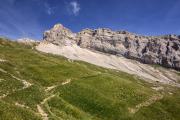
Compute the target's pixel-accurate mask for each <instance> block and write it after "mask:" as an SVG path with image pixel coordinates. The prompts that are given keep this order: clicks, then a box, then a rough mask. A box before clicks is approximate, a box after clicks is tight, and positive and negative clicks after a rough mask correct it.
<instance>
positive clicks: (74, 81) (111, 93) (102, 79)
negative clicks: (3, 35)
mask: <svg viewBox="0 0 180 120" xmlns="http://www.w3.org/2000/svg"><path fill="white" fill-rule="evenodd" d="M153 86H159V83H156V84H149V83H146V82H144V81H143V80H140V79H139V78H138V77H137V76H133V75H129V74H126V73H123V72H120V71H116V70H110V69H105V68H101V67H97V66H95V65H91V64H88V63H85V62H81V61H72V60H68V59H66V58H64V57H61V56H55V55H50V54H45V53H41V52H38V51H36V50H35V49H34V46H28V45H24V44H20V43H17V42H12V41H9V40H5V39H0V120H12V119H13V120H41V119H44V120H47V119H49V120H180V89H179V88H175V87H170V86H165V85H162V86H163V87H164V89H162V90H160V91H156V90H153V89H152V88H151V87H153Z"/></svg>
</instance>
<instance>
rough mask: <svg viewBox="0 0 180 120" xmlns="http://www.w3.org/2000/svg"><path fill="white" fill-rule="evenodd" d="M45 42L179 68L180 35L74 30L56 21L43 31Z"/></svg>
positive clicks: (108, 30) (105, 29)
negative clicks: (75, 31)
mask: <svg viewBox="0 0 180 120" xmlns="http://www.w3.org/2000/svg"><path fill="white" fill-rule="evenodd" d="M44 41H46V42H50V43H53V44H55V45H58V46H66V45H73V44H77V45H78V46H80V47H82V48H88V49H92V50H96V51H100V52H104V53H108V54H113V55H117V56H124V57H126V58H130V59H135V60H138V61H140V62H143V63H147V64H159V65H162V66H164V67H169V68H174V69H176V70H180V36H176V35H165V36H141V35H137V34H133V33H130V32H127V31H112V30H110V29H107V28H104V29H103V28H100V29H96V30H91V29H85V30H82V31H81V32H79V33H72V32H71V31H70V30H69V29H67V28H65V27H64V26H63V25H61V24H57V25H55V26H54V27H53V28H52V29H51V30H49V31H46V32H45V33H44Z"/></svg>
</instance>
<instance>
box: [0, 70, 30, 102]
mask: <svg viewBox="0 0 180 120" xmlns="http://www.w3.org/2000/svg"><path fill="white" fill-rule="evenodd" d="M0 72H3V73H5V74H8V75H9V76H11V77H12V78H14V79H16V80H18V81H21V82H22V83H23V84H24V86H23V88H21V89H18V90H16V91H13V93H14V92H17V91H20V90H23V89H26V88H28V87H30V86H31V85H32V84H31V83H29V82H27V81H26V80H23V79H20V78H18V77H16V76H14V75H13V74H11V73H8V72H7V71H5V70H4V69H2V68H0ZM9 94H12V93H6V94H3V95H2V96H0V99H2V98H5V97H6V96H8V95H9Z"/></svg>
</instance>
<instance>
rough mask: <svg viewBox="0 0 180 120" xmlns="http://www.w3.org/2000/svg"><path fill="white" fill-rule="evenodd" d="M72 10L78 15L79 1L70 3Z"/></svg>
mask: <svg viewBox="0 0 180 120" xmlns="http://www.w3.org/2000/svg"><path fill="white" fill-rule="evenodd" d="M69 5H70V9H71V12H72V13H73V14H74V15H75V16H76V15H78V14H79V11H80V9H81V8H80V4H79V3H78V2H77V1H72V2H70V3H69Z"/></svg>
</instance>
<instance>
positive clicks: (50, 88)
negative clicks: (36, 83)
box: [45, 79, 71, 92]
mask: <svg viewBox="0 0 180 120" xmlns="http://www.w3.org/2000/svg"><path fill="white" fill-rule="evenodd" d="M70 82H71V79H67V80H66V81H65V82H62V83H61V85H66V84H69V83H70ZM56 87H58V85H53V86H50V87H47V88H46V89H45V91H46V92H48V91H51V90H52V89H54V88H56Z"/></svg>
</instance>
